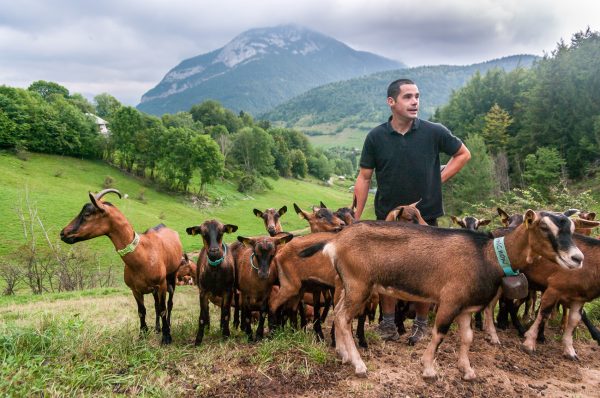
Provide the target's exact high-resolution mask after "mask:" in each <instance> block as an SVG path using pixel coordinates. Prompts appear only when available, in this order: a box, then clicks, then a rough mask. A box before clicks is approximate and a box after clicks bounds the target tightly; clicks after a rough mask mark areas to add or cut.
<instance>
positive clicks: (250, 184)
mask: <svg viewBox="0 0 600 398" xmlns="http://www.w3.org/2000/svg"><path fill="white" fill-rule="evenodd" d="M267 189H269V187H267V184H265V181H264V180H263V179H262V178H260V177H259V176H257V175H254V174H246V175H244V176H243V177H242V178H240V182H239V183H238V187H237V190H238V192H241V193H246V194H248V193H261V192H264V191H265V190H267ZM271 189H272V187H271Z"/></svg>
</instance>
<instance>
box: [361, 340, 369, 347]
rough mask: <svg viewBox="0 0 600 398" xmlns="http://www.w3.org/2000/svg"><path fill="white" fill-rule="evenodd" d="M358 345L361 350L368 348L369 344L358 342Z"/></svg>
mask: <svg viewBox="0 0 600 398" xmlns="http://www.w3.org/2000/svg"><path fill="white" fill-rule="evenodd" d="M358 345H359V347H361V348H369V343H367V342H366V341H359V342H358Z"/></svg>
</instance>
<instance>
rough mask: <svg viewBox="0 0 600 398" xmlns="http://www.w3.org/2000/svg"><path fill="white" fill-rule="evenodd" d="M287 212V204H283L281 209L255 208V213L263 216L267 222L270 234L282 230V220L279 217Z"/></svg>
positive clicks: (266, 225)
mask: <svg viewBox="0 0 600 398" xmlns="http://www.w3.org/2000/svg"><path fill="white" fill-rule="evenodd" d="M286 212H287V206H283V207H282V208H280V209H279V210H275V209H273V208H271V209H267V210H265V211H260V210H258V209H254V215H255V216H256V217H258V218H262V219H263V221H264V223H265V228H266V229H267V232H268V233H269V235H270V236H275V235H276V234H278V233H279V232H282V231H283V229H282V228H281V222H280V221H279V219H280V218H281V216H283V215H284V214H285V213H286Z"/></svg>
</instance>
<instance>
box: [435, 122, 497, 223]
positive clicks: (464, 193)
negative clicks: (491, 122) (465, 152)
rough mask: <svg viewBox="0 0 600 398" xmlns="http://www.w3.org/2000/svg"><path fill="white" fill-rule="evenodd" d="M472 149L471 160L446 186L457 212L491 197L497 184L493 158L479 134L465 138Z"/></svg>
mask: <svg viewBox="0 0 600 398" xmlns="http://www.w3.org/2000/svg"><path fill="white" fill-rule="evenodd" d="M465 145H466V146H467V147H468V148H469V150H470V151H471V160H470V161H469V163H467V164H466V166H465V167H464V168H463V169H462V170H461V171H460V172H459V173H458V174H457V175H455V176H454V177H453V178H452V179H451V180H450V181H449V182H448V183H447V184H446V186H445V187H444V189H450V191H451V192H450V195H449V198H448V204H449V206H450V207H451V208H452V210H453V211H454V212H456V213H462V212H463V211H464V210H465V209H466V208H467V206H468V205H469V204H476V203H481V202H483V201H485V200H486V199H488V198H490V197H491V195H492V194H493V191H494V189H495V186H496V182H495V180H494V172H493V164H492V160H491V158H490V156H489V154H488V152H487V150H486V147H485V142H484V141H483V138H481V136H480V135H478V134H472V135H469V136H468V137H467V139H466V140H465Z"/></svg>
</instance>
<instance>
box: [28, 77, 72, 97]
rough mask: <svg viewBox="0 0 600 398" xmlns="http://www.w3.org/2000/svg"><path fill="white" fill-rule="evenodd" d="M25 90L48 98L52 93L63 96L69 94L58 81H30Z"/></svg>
mask: <svg viewBox="0 0 600 398" xmlns="http://www.w3.org/2000/svg"><path fill="white" fill-rule="evenodd" d="M27 90H29V91H31V92H34V93H38V94H39V95H40V96H41V97H42V98H43V99H45V100H48V99H49V98H50V96H52V95H58V96H60V97H63V98H67V97H68V96H69V90H67V88H66V87H63V86H61V85H60V84H58V83H54V82H47V81H45V80H38V81H36V82H33V83H31V85H30V86H29V87H28V88H27Z"/></svg>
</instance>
